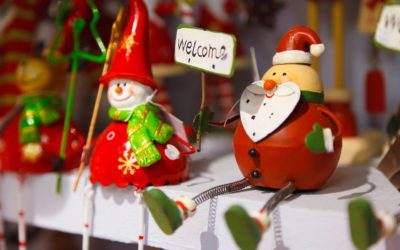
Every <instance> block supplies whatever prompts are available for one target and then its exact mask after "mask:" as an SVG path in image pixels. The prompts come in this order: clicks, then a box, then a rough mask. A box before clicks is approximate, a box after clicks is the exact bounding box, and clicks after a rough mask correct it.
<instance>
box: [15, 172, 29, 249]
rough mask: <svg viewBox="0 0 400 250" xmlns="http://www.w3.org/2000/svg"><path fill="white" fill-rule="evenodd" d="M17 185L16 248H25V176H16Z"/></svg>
mask: <svg viewBox="0 0 400 250" xmlns="http://www.w3.org/2000/svg"><path fill="white" fill-rule="evenodd" d="M18 180H19V185H18V188H19V189H18V192H17V196H18V198H17V203H18V204H17V206H18V208H17V209H18V246H19V247H18V249H19V250H26V249H27V247H26V221H25V208H24V194H25V178H24V177H23V176H19V177H18Z"/></svg>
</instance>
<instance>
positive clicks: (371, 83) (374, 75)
mask: <svg viewBox="0 0 400 250" xmlns="http://www.w3.org/2000/svg"><path fill="white" fill-rule="evenodd" d="M365 84H366V86H365V97H366V98H365V102H366V103H365V104H366V109H367V112H368V113H371V114H378V113H383V112H385V110H386V88H385V77H384V75H383V72H382V71H381V70H379V69H372V70H370V71H369V72H368V73H367V75H366V78H365Z"/></svg>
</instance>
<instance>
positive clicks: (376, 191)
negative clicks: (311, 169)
mask: <svg viewBox="0 0 400 250" xmlns="http://www.w3.org/2000/svg"><path fill="white" fill-rule="evenodd" d="M203 149H204V150H203V152H202V153H200V154H199V155H197V156H196V157H193V158H192V159H191V162H190V169H191V176H192V179H191V180H189V181H188V182H185V183H182V184H181V185H176V186H166V187H163V188H162V189H163V190H164V191H165V192H166V193H167V194H169V195H170V196H171V197H176V196H180V195H187V196H189V197H192V196H194V195H196V194H198V193H199V192H201V191H204V190H205V189H207V188H209V187H213V186H215V185H218V184H223V183H227V182H231V181H234V180H239V179H240V178H241V174H240V173H239V171H238V169H237V167H236V162H235V159H234V156H233V155H232V154H231V153H230V152H231V146H230V138H229V137H227V136H224V135H219V136H213V137H210V138H208V139H207V140H206V141H205V144H204V145H203ZM55 180H56V179H55V176H54V175H53V174H46V175H42V176H32V177H29V178H28V182H27V190H26V194H25V197H26V199H25V206H26V210H27V212H26V216H27V221H28V222H29V223H31V224H33V225H36V226H38V227H43V228H48V229H54V230H60V231H64V232H70V233H77V234H80V233H81V231H82V224H83V213H82V211H83V189H84V188H83V187H84V183H82V184H81V188H80V189H79V191H78V192H76V193H73V192H72V191H71V188H70V187H71V185H72V181H73V175H72V174H70V175H65V176H64V178H63V191H62V193H61V195H56V194H55V192H54V184H55ZM17 185H18V184H17V180H16V178H15V176H14V175H12V174H6V175H4V177H3V179H2V180H1V185H0V188H1V197H0V200H1V202H2V206H3V211H2V212H3V214H4V217H5V218H6V219H7V220H11V221H16V216H17V209H16V190H17ZM271 195H272V193H271V192H266V191H260V190H251V191H246V192H241V193H236V194H230V195H224V196H220V197H218V198H217V199H214V200H212V201H211V202H206V203H204V204H202V205H201V206H200V207H199V208H198V211H197V214H196V215H195V216H194V217H192V218H190V219H188V220H187V221H186V222H185V224H184V225H183V226H182V227H181V228H180V229H178V230H177V231H176V232H175V234H174V235H172V236H166V235H164V234H163V233H162V232H161V231H160V230H159V229H158V227H157V226H156V225H155V223H154V221H153V220H152V218H147V220H148V228H147V235H146V238H147V244H148V245H151V246H155V247H160V248H164V249H174V250H175V249H207V250H213V249H236V247H235V244H234V242H233V239H232V238H231V236H230V234H229V232H228V229H227V227H226V225H225V221H224V220H223V213H224V212H225V211H226V210H227V209H228V208H229V206H231V205H233V204H240V205H242V206H244V207H246V208H247V209H248V211H250V212H251V211H256V210H259V209H260V208H261V207H262V206H263V205H264V203H265V202H266V201H267V200H268V198H269V197H271ZM359 196H364V197H367V198H369V199H370V200H371V201H373V203H374V204H375V205H376V207H377V208H381V209H385V210H387V211H389V212H394V211H398V210H399V204H400V194H399V192H398V191H397V190H396V189H395V188H394V187H393V186H392V185H391V184H390V183H389V181H388V180H387V179H386V178H385V177H384V176H383V175H382V174H381V173H380V172H379V171H377V170H375V169H374V168H373V167H351V168H339V169H337V171H336V172H335V174H334V176H333V177H332V178H331V179H330V181H329V183H328V184H327V185H326V187H325V188H324V189H323V190H321V191H319V192H316V193H307V194H300V195H298V196H295V198H294V199H291V200H290V201H287V202H284V203H282V204H281V205H280V206H279V207H278V209H276V210H275V212H274V213H273V216H272V218H273V223H272V227H271V228H270V230H269V231H268V232H266V233H265V234H264V236H263V240H262V242H261V244H260V248H259V249H280V250H282V249H327V250H329V249H353V247H352V244H351V241H350V238H349V237H350V236H349V232H348V221H347V212H346V209H347V204H348V202H349V201H350V200H351V199H352V198H355V197H359ZM138 213H139V210H138V207H137V205H136V202H135V196H134V194H133V192H132V189H123V190H122V189H117V188H114V187H109V188H101V187H97V193H96V196H95V218H94V224H93V227H94V230H93V236H94V237H97V238H103V239H109V240H113V241H119V242H126V243H132V242H135V240H136V235H137V233H138V226H137V224H138V221H139V219H138V216H135V215H137V214H138ZM399 244H400V237H399V236H395V237H393V238H391V239H388V240H386V241H385V242H380V243H379V244H378V245H377V246H376V247H375V249H396V248H395V247H396V245H397V246H399Z"/></svg>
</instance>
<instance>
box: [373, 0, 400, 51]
mask: <svg viewBox="0 0 400 250" xmlns="http://www.w3.org/2000/svg"><path fill="white" fill-rule="evenodd" d="M399 30H400V5H399V4H389V5H385V6H384V8H383V10H382V14H381V17H380V19H379V23H378V27H377V29H376V32H375V41H376V42H377V43H378V44H379V45H381V46H383V47H385V48H387V49H391V50H396V51H400V32H399Z"/></svg>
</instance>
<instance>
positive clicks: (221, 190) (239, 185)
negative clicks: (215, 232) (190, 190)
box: [192, 178, 250, 205]
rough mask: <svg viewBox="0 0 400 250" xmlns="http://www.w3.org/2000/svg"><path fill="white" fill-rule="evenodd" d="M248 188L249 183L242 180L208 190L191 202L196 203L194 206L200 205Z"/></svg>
mask: <svg viewBox="0 0 400 250" xmlns="http://www.w3.org/2000/svg"><path fill="white" fill-rule="evenodd" d="M248 186H250V182H249V181H248V180H247V178H244V179H242V180H240V181H235V182H231V183H227V184H223V185H219V186H216V187H213V188H210V189H209V190H207V191H204V192H202V193H200V194H198V195H196V196H195V197H194V198H193V199H192V200H193V201H194V202H195V203H196V205H200V204H201V203H203V202H205V201H207V200H209V199H212V198H214V197H216V196H219V195H222V194H229V193H233V192H236V191H240V190H242V189H244V188H246V187H248Z"/></svg>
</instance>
